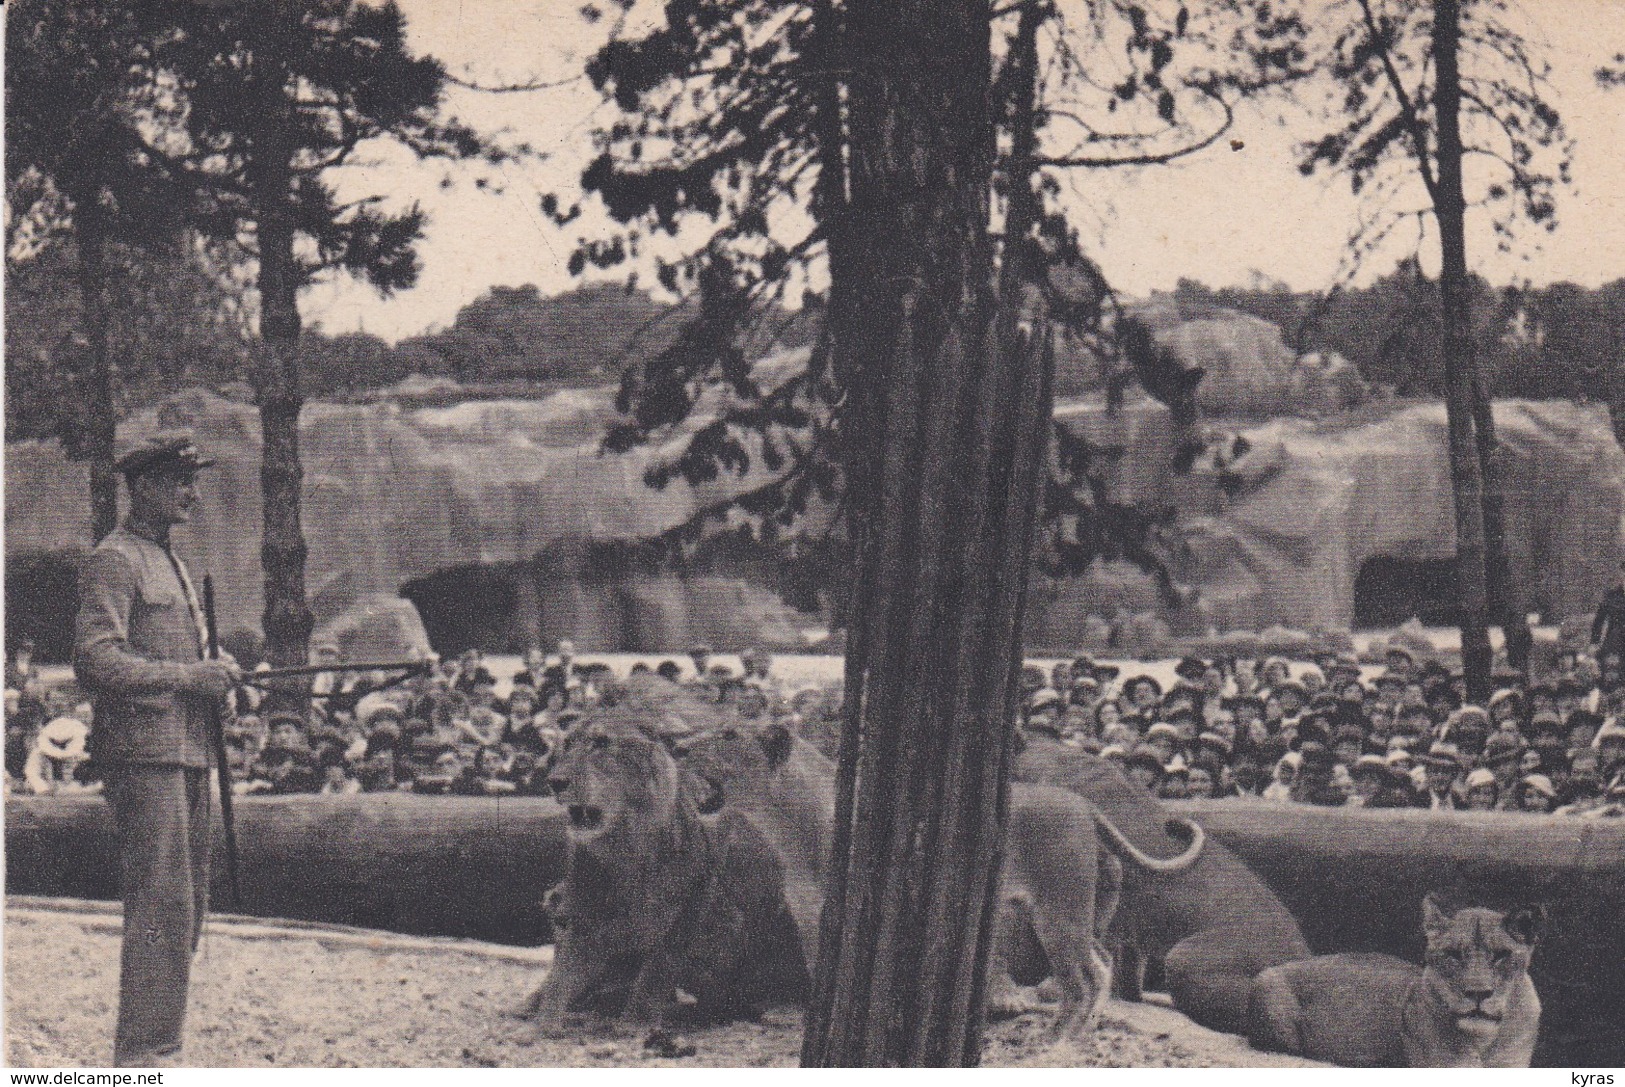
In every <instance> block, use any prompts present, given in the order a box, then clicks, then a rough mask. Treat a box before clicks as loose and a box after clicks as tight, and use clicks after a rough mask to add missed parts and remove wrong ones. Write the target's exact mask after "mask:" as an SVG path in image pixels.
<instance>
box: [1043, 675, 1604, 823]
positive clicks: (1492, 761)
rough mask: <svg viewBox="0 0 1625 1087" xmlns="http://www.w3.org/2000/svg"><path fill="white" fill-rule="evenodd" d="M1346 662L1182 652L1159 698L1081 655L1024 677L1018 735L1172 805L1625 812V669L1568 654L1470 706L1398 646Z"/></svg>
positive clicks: (1134, 678) (1143, 682)
mask: <svg viewBox="0 0 1625 1087" xmlns="http://www.w3.org/2000/svg"><path fill="white" fill-rule="evenodd" d="M1383 663H1384V665H1385V666H1384V667H1381V668H1380V669H1377V668H1373V667H1371V666H1370V665H1364V666H1363V665H1362V664H1361V662H1360V661H1359V660H1358V659H1356V658H1355V657H1354V656H1353V655H1351V654H1347V653H1338V652H1326V653H1319V654H1314V659H1313V661H1312V662H1311V663H1309V664H1307V666H1305V665H1303V664H1302V663H1301V662H1300V663H1299V665H1298V666H1297V667H1296V668H1294V666H1293V664H1292V663H1290V662H1288V661H1287V660H1285V659H1283V658H1279V657H1270V658H1266V659H1264V660H1262V661H1255V660H1248V659H1242V660H1216V661H1209V660H1202V659H1197V658H1194V657H1187V658H1185V659H1183V660H1181V661H1180V662H1179V664H1178V666H1177V668H1176V670H1175V671H1176V675H1177V677H1178V678H1177V680H1176V681H1175V682H1174V683H1173V684H1172V685H1171V686H1170V687H1169V688H1168V689H1167V690H1164V689H1163V687H1162V685H1161V684H1160V683H1159V682H1158V681H1157V680H1156V679H1155V678H1154V677H1152V676H1149V675H1144V674H1138V673H1136V674H1129V675H1123V674H1122V673H1121V671H1120V670H1119V669H1118V668H1117V667H1115V666H1111V665H1099V664H1096V663H1094V662H1093V661H1091V660H1089V659H1088V658H1087V657H1079V658H1077V659H1076V660H1073V661H1066V662H1062V663H1059V664H1056V665H1055V666H1054V667H1053V668H1051V669H1050V670H1049V672H1048V674H1047V675H1046V674H1045V672H1044V670H1043V669H1041V668H1037V667H1034V666H1031V665H1029V666H1028V667H1027V668H1026V669H1025V671H1024V684H1025V692H1024V695H1025V698H1024V706H1025V708H1024V713H1023V726H1024V728H1025V729H1026V730H1029V731H1043V732H1047V733H1050V734H1052V735H1053V736H1056V737H1059V738H1060V739H1061V740H1062V741H1063V742H1066V743H1069V744H1074V745H1076V746H1079V747H1081V748H1085V749H1088V750H1091V751H1094V752H1097V753H1099V754H1100V755H1102V756H1103V757H1105V758H1110V759H1115V760H1117V761H1119V762H1120V763H1121V764H1122V765H1123V767H1124V769H1125V771H1126V772H1127V773H1128V774H1129V775H1130V776H1131V777H1133V778H1134V779H1136V780H1137V781H1139V782H1140V783H1141V784H1143V785H1144V786H1145V787H1146V788H1147V789H1150V790H1151V791H1152V792H1154V793H1156V794H1157V795H1158V796H1160V797H1163V798H1164V799H1187V798H1202V799H1222V798H1225V797H1254V798H1259V799H1263V800H1271V801H1280V802H1284V803H1293V802H1296V803H1305V804H1318V805H1326V806H1355V807H1371V808H1397V807H1405V808H1410V807H1417V808H1432V809H1452V810H1455V809H1467V810H1483V811H1489V810H1494V811H1518V812H1556V813H1559V814H1566V815H1577V816H1589V817H1606V816H1616V817H1617V816H1620V815H1625V723H1622V720H1625V674H1622V670H1621V666H1620V661H1619V659H1618V658H1617V657H1614V656H1612V655H1610V656H1608V657H1605V658H1604V667H1602V668H1598V667H1597V666H1596V665H1595V664H1594V662H1593V661H1592V659H1591V658H1590V657H1589V656H1588V655H1587V654H1585V653H1583V652H1579V651H1570V652H1566V653H1564V654H1562V656H1561V659H1560V662H1559V664H1558V667H1557V669H1556V671H1555V672H1554V673H1553V674H1551V675H1545V676H1541V677H1539V678H1538V681H1536V682H1533V683H1529V682H1526V681H1525V680H1524V679H1523V677H1522V676H1521V675H1520V674H1517V673H1511V672H1498V673H1497V674H1496V677H1495V679H1496V682H1497V683H1499V684H1502V685H1501V686H1499V687H1498V688H1497V689H1496V690H1495V692H1494V693H1493V695H1492V696H1491V697H1490V698H1489V699H1487V704H1486V705H1484V706H1477V705H1472V704H1468V703H1466V702H1465V700H1464V692H1465V685H1464V682H1463V678H1462V676H1461V675H1460V674H1459V673H1456V672H1452V671H1451V670H1450V669H1449V668H1448V667H1446V666H1445V665H1443V664H1441V663H1439V662H1438V661H1435V660H1418V658H1417V657H1416V655H1414V654H1413V653H1411V652H1410V651H1409V650H1407V649H1405V648H1403V647H1392V648H1389V649H1388V650H1387V652H1386V655H1385V659H1384V662H1383Z"/></svg>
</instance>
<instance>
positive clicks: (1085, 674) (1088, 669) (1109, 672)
mask: <svg viewBox="0 0 1625 1087" xmlns="http://www.w3.org/2000/svg"><path fill="white" fill-rule="evenodd" d="M1122 673H1123V670H1122V669H1121V668H1119V667H1117V665H1115V664H1097V663H1096V662H1095V661H1094V660H1093V659H1091V658H1089V657H1087V656H1083V655H1079V656H1077V657H1074V658H1072V681H1073V682H1074V683H1076V682H1077V681H1078V680H1080V679H1092V680H1094V681H1095V682H1096V683H1098V684H1100V689H1101V690H1102V691H1104V690H1106V689H1107V687H1108V686H1109V685H1110V684H1111V683H1112V681H1113V680H1115V679H1116V678H1117V677H1118V676H1120V675H1122Z"/></svg>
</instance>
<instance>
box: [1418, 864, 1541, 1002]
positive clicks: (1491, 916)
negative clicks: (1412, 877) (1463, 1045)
mask: <svg viewBox="0 0 1625 1087" xmlns="http://www.w3.org/2000/svg"><path fill="white" fill-rule="evenodd" d="M1423 912H1424V923H1423V927H1424V929H1425V930H1426V932H1427V945H1428V946H1427V966H1426V969H1425V971H1424V973H1423V981H1424V984H1426V985H1427V986H1428V987H1429V988H1430V990H1431V991H1432V994H1433V996H1434V998H1435V1000H1437V1001H1438V1003H1439V1004H1440V1005H1441V1006H1442V1007H1445V1008H1448V1009H1449V1011H1450V1013H1451V1014H1452V1015H1454V1016H1455V1020H1456V1027H1457V1029H1458V1030H1461V1031H1462V1032H1464V1033H1468V1034H1493V1033H1495V1032H1496V1031H1497V1030H1498V1029H1499V1028H1500V1026H1501V1020H1502V1018H1503V1017H1504V1016H1505V1015H1506V1010H1507V1004H1508V1001H1509V1000H1510V999H1511V997H1512V995H1513V993H1514V990H1515V986H1516V985H1517V984H1518V982H1519V981H1520V980H1521V979H1522V978H1523V977H1524V975H1526V974H1527V973H1528V972H1529V959H1530V956H1531V955H1532V954H1533V953H1534V949H1535V936H1536V932H1537V930H1538V927H1539V923H1540V916H1539V913H1538V911H1536V910H1531V909H1520V910H1514V911H1511V912H1507V913H1503V912H1500V911H1497V910H1491V909H1485V908H1483V907H1476V906H1475V907H1468V908H1466V909H1461V910H1458V911H1456V912H1454V913H1450V912H1448V910H1447V909H1446V908H1445V907H1443V906H1441V905H1440V904H1438V903H1437V902H1436V901H1435V900H1434V899H1433V898H1432V897H1431V896H1430V897H1429V898H1428V899H1427V901H1426V902H1425V903H1424V905H1423Z"/></svg>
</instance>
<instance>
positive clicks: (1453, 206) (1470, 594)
mask: <svg viewBox="0 0 1625 1087" xmlns="http://www.w3.org/2000/svg"><path fill="white" fill-rule="evenodd" d="M1460 44H1461V11H1460V6H1459V3H1458V0H1434V3H1433V57H1434V63H1436V64H1437V65H1438V82H1437V90H1436V93H1435V95H1434V101H1435V110H1436V113H1437V116H1438V126H1439V136H1438V139H1439V145H1438V150H1437V158H1438V167H1439V172H1438V191H1437V192H1436V193H1435V195H1434V205H1435V206H1434V211H1435V213H1436V214H1437V216H1438V220H1439V248H1440V256H1441V261H1440V269H1439V291H1440V295H1441V300H1442V313H1443V322H1444V329H1443V333H1444V334H1443V337H1442V345H1443V350H1444V371H1445V412H1446V414H1447V416H1448V418H1449V432H1450V475H1451V482H1452V484H1453V486H1454V489H1455V494H1456V570H1457V573H1456V576H1457V583H1458V585H1459V588H1460V593H1461V605H1460V606H1461V663H1462V671H1463V672H1464V674H1465V676H1466V679H1467V698H1468V700H1469V701H1471V702H1476V703H1479V704H1480V705H1482V704H1483V703H1484V701H1485V700H1486V699H1487V698H1488V697H1489V695H1490V666H1491V663H1492V661H1493V655H1492V654H1491V652H1490V637H1489V629H1488V616H1489V599H1488V587H1487V584H1488V577H1487V574H1488V566H1487V564H1486V561H1485V549H1484V476H1483V466H1482V461H1481V460H1480V459H1479V446H1478V435H1477V428H1476V427H1475V425H1474V424H1475V419H1474V409H1475V407H1476V404H1477V399H1478V378H1477V360H1476V358H1475V357H1474V352H1473V337H1472V325H1471V321H1472V314H1471V311H1470V299H1469V294H1468V281H1467V236H1466V224H1465V217H1466V202H1465V199H1464V197H1463V195H1462V182H1461V158H1462V147H1461V73H1460V70H1459V67H1458V59H1459V58H1458V52H1459V50H1460Z"/></svg>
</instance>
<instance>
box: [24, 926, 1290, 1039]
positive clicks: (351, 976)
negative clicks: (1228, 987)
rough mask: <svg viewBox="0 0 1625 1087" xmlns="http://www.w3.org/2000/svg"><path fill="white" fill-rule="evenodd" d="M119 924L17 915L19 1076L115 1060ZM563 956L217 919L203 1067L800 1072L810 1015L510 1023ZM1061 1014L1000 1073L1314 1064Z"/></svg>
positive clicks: (1010, 1025)
mask: <svg viewBox="0 0 1625 1087" xmlns="http://www.w3.org/2000/svg"><path fill="white" fill-rule="evenodd" d="M118 935H119V916H118V912H117V907H116V906H113V905H110V904H107V903H75V902H65V901H60V900H49V901H45V900H38V899H23V898H12V899H9V900H8V901H7V907H6V913H5V927H4V950H5V1028H6V1037H5V1058H6V1060H5V1063H6V1064H7V1065H9V1066H11V1067H13V1068H26V1067H48V1068H73V1067H103V1066H105V1064H106V1063H107V1062H108V1061H109V1060H111V1047H112V1037H113V1020H114V1016H115V1012H116V1007H115V1005H116V1000H117V980H118ZM551 961H552V952H551V949H550V948H534V949H531V948H513V947H502V946H497V945H493V944H481V943H473V942H469V941H453V940H433V939H421V938H415V937H403V936H396V935H393V934H389V933H377V932H369V931H364V930H358V929H340V928H334V927H328V926H312V925H300V924H288V923H281V922H268V921H262V920H258V919H253V918H234V917H216V918H211V919H210V922H209V925H208V928H207V930H206V932H205V934H204V938H203V946H202V948H201V950H200V951H199V953H198V957H197V960H196V963H195V965H194V967H193V975H192V979H193V980H192V996H191V1005H190V1010H189V1013H188V1022H187V1048H186V1058H187V1063H188V1064H192V1065H197V1066H201V1067H222V1068H239V1067H282V1068H288V1067H419V1068H421V1067H482V1066H483V1067H612V1066H639V1067H655V1066H677V1067H685V1066H686V1067H750V1066H757V1067H766V1066H790V1065H794V1064H796V1061H797V1055H798V1051H799V1048H800V1044H801V1013H800V1012H799V1010H796V1009H793V1008H784V1009H776V1010H772V1011H769V1012H767V1013H766V1014H765V1015H763V1017H762V1018H761V1019H760V1020H758V1021H755V1022H745V1023H733V1024H729V1025H727V1026H721V1027H711V1028H705V1029H695V1030H691V1031H684V1032H681V1033H680V1034H679V1035H678V1037H677V1038H676V1039H675V1041H677V1042H678V1043H680V1044H684V1045H686V1046H692V1047H693V1054H692V1055H691V1056H677V1055H674V1054H675V1053H677V1052H681V1050H680V1049H679V1050H673V1049H669V1048H668V1049H667V1050H666V1051H665V1052H660V1051H659V1050H658V1049H650V1048H646V1047H645V1045H644V1040H645V1039H644V1038H643V1037H642V1036H640V1035H634V1034H620V1035H615V1034H600V1035H595V1036H589V1037H584V1038H567V1039H555V1038H544V1037H541V1036H540V1033H539V1032H538V1030H537V1028H536V1026H535V1024H533V1023H529V1022H526V1021H524V1020H520V1019H516V1018H514V1017H512V1016H511V1015H510V1014H509V1013H510V1012H511V1011H512V1010H513V1009H514V1008H516V1007H517V1006H518V1005H519V1004H520V1003H521V1002H522V1001H523V999H524V997H525V996H526V995H528V994H529V993H530V992H531V990H533V989H534V988H535V987H536V985H537V983H538V982H539V981H540V980H541V978H542V977H543V975H544V973H545V971H546V970H547V968H548V965H549V964H550V963H551ZM1049 1022H1050V1016H1049V1014H1048V1013H1047V1012H1035V1013H1032V1014H1028V1015H1024V1016H1022V1017H1020V1018H1017V1019H1013V1020H1010V1021H1008V1022H1003V1023H996V1024H993V1025H992V1026H991V1027H990V1028H989V1032H988V1044H987V1049H986V1053H985V1059H984V1063H985V1064H988V1065H998V1066H1022V1065H1026V1066H1032V1065H1049V1066H1056V1065H1059V1066H1067V1067H1073V1066H1075V1067H1090V1066H1093V1067H1283V1066H1296V1067H1302V1066H1305V1065H1308V1064H1309V1063H1310V1062H1305V1061H1299V1060H1295V1059H1293V1058H1288V1057H1281V1056H1277V1055H1273V1054H1266V1053H1259V1052H1256V1051H1254V1050H1252V1049H1250V1048H1248V1046H1247V1044H1246V1043H1245V1042H1244V1041H1242V1040H1241V1039H1239V1038H1236V1037H1234V1036H1231V1035H1225V1034H1216V1033H1214V1032H1213V1031H1209V1030H1205V1029H1203V1028H1201V1027H1198V1026H1196V1025H1194V1024H1193V1023H1191V1022H1190V1021H1189V1020H1187V1019H1186V1018H1185V1017H1184V1016H1182V1015H1179V1014H1178V1013H1176V1012H1174V1011H1172V1010H1171V1009H1169V1008H1167V1007H1163V1006H1159V1005H1157V1004H1155V1003H1147V1004H1138V1005H1135V1004H1126V1003H1122V1002H1119V1001H1113V1002H1112V1003H1111V1005H1110V1006H1109V1007H1108V1008H1107V1009H1106V1012H1105V1014H1104V1016H1103V1017H1102V1020H1101V1025H1100V1027H1099V1029H1098V1030H1097V1032H1096V1034H1095V1036H1094V1038H1093V1039H1092V1045H1091V1046H1089V1047H1087V1048H1078V1047H1055V1046H1050V1045H1047V1044H1046V1043H1045V1040H1044V1037H1043V1035H1044V1031H1045V1028H1046V1026H1047V1025H1048V1023H1049Z"/></svg>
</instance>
